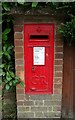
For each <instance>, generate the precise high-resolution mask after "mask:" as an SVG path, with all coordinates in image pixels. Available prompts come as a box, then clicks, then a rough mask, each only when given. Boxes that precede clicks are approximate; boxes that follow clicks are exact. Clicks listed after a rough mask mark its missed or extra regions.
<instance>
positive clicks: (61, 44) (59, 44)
mask: <svg viewBox="0 0 75 120" xmlns="http://www.w3.org/2000/svg"><path fill="white" fill-rule="evenodd" d="M55 46H63V42H62V41H61V40H58V41H55Z"/></svg>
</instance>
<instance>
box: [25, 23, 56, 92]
mask: <svg viewBox="0 0 75 120" xmlns="http://www.w3.org/2000/svg"><path fill="white" fill-rule="evenodd" d="M24 61H25V64H24V66H25V92H26V93H27V94H52V92H53V71H54V70H53V66H54V24H25V25H24Z"/></svg>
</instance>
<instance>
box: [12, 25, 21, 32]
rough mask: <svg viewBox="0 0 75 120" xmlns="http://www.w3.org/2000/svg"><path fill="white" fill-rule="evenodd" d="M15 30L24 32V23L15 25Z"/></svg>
mask: <svg viewBox="0 0 75 120" xmlns="http://www.w3.org/2000/svg"><path fill="white" fill-rule="evenodd" d="M14 31H15V32H22V31H23V26H22V25H15V27H14Z"/></svg>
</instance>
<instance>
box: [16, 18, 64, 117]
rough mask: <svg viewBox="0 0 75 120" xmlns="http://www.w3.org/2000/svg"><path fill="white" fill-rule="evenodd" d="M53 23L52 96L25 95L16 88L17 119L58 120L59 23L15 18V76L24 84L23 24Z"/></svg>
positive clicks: (61, 75)
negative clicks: (54, 119) (49, 119)
mask: <svg viewBox="0 0 75 120" xmlns="http://www.w3.org/2000/svg"><path fill="white" fill-rule="evenodd" d="M25 22H46V23H47V22H54V24H55V36H54V37H55V39H54V41H55V46H54V48H55V49H54V58H55V59H54V79H53V94H52V95H48V94H47V95H46V94H45V95H27V94H25V92H24V88H22V87H21V86H20V85H17V87H16V96H17V116H18V118H60V117H61V106H62V77H63V43H62V40H61V36H60V34H59V33H58V27H59V25H60V24H59V23H60V22H59V21H55V20H54V19H53V17H52V18H51V17H50V16H49V17H48V18H47V17H46V16H43V17H42V16H41V17H37V16H32V17H31V16H28V17H27V16H25V17H22V16H21V17H20V16H19V17H17V16H16V17H15V24H14V45H15V69H16V74H17V75H18V76H19V77H20V79H21V80H22V81H24V82H25V76H24V23H25Z"/></svg>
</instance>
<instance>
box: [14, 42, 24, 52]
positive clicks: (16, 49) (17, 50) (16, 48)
mask: <svg viewBox="0 0 75 120" xmlns="http://www.w3.org/2000/svg"><path fill="white" fill-rule="evenodd" d="M17 42H18V41H17ZM22 42H23V41H21V44H22ZM19 44H20V43H19ZM15 52H23V47H22V46H21V47H19V46H17V47H15Z"/></svg>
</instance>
